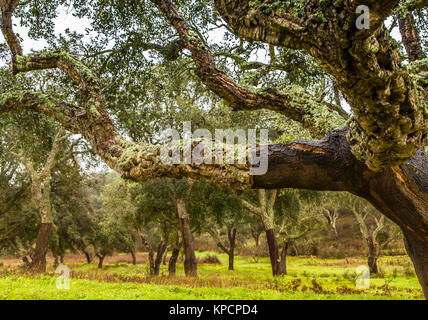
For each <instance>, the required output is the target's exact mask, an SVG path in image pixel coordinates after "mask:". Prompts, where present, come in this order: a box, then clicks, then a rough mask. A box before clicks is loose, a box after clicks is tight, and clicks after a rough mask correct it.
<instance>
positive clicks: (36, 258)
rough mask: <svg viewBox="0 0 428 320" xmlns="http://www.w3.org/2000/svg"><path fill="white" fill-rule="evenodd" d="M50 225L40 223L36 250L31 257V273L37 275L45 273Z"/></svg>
mask: <svg viewBox="0 0 428 320" xmlns="http://www.w3.org/2000/svg"><path fill="white" fill-rule="evenodd" d="M51 229H52V223H42V224H41V225H40V229H39V233H38V234H37V240H36V249H35V250H34V254H33V255H32V262H31V271H33V272H37V273H44V272H46V253H47V252H48V240H49V234H50V232H51Z"/></svg>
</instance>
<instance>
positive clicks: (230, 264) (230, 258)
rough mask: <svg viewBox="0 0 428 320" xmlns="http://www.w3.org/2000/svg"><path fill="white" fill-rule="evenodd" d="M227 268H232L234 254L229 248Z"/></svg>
mask: <svg viewBox="0 0 428 320" xmlns="http://www.w3.org/2000/svg"><path fill="white" fill-rule="evenodd" d="M228 255H229V270H234V269H233V267H234V260H235V254H234V252H233V250H232V249H231V250H230V252H229V254H228Z"/></svg>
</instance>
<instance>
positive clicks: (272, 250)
mask: <svg viewBox="0 0 428 320" xmlns="http://www.w3.org/2000/svg"><path fill="white" fill-rule="evenodd" d="M266 239H267V243H268V246H269V257H270V263H271V265H272V274H273V276H279V275H282V274H283V273H282V270H281V268H280V258H279V249H278V242H277V241H276V237H275V231H274V230H273V229H269V230H266Z"/></svg>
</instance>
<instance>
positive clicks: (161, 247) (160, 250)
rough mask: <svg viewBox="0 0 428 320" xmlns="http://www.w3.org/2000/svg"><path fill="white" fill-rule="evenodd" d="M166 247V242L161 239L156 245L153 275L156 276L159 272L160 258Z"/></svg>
mask: <svg viewBox="0 0 428 320" xmlns="http://www.w3.org/2000/svg"><path fill="white" fill-rule="evenodd" d="M166 247H167V242H165V241H163V242H162V243H161V244H159V245H158V248H157V252H156V259H155V269H154V275H155V276H158V275H159V273H160V266H161V263H162V258H163V256H164V253H165V250H166Z"/></svg>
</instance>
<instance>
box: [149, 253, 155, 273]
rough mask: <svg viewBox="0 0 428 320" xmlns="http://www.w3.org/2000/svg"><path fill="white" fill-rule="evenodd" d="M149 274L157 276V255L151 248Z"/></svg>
mask: <svg viewBox="0 0 428 320" xmlns="http://www.w3.org/2000/svg"><path fill="white" fill-rule="evenodd" d="M149 273H150V275H151V276H153V275H155V253H154V252H153V249H152V248H151V247H150V248H149Z"/></svg>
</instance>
